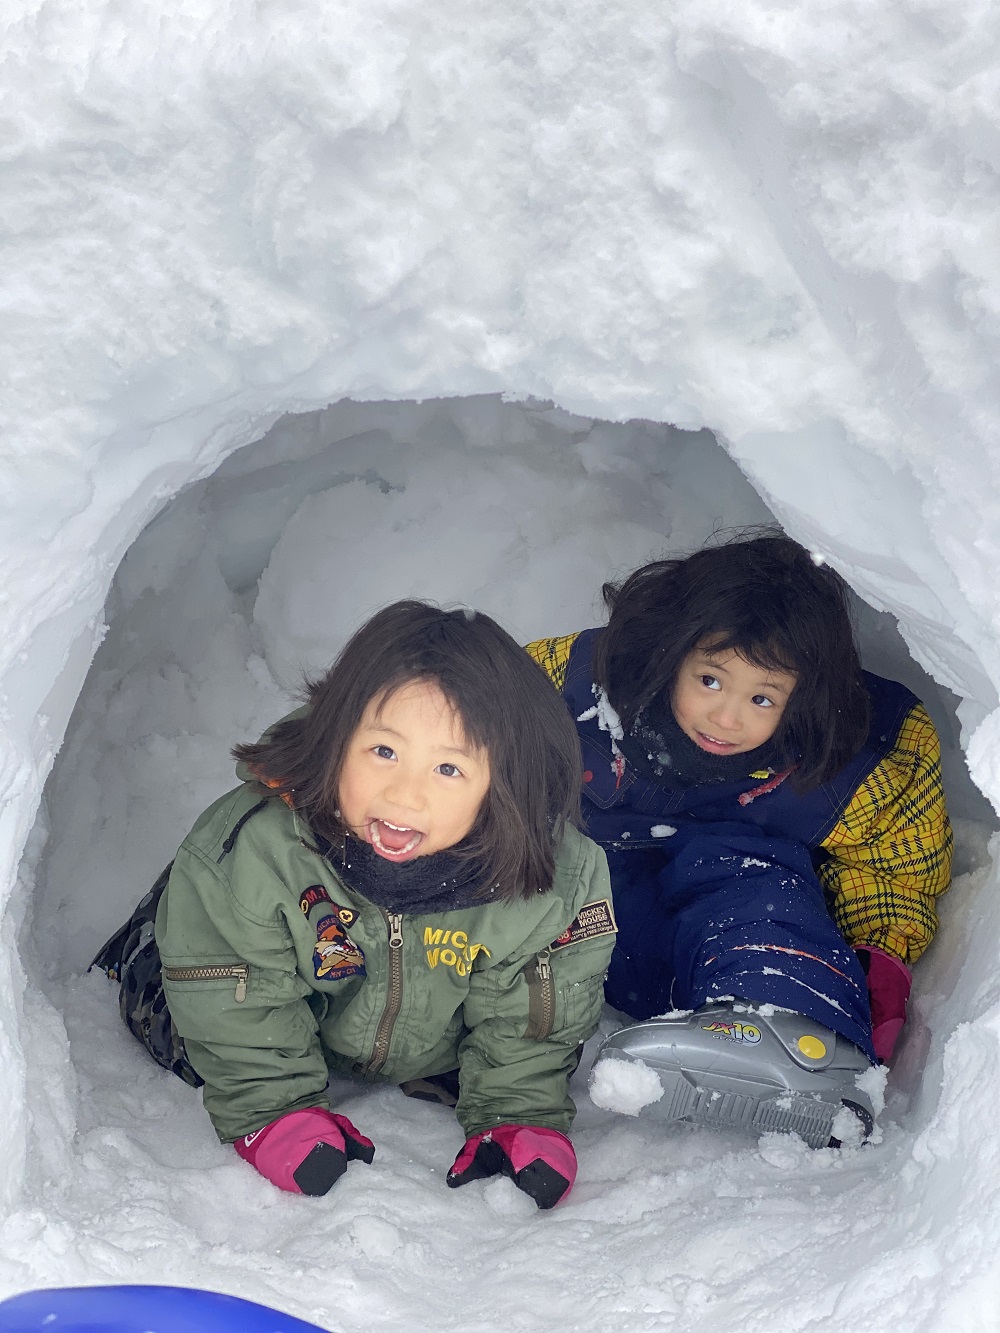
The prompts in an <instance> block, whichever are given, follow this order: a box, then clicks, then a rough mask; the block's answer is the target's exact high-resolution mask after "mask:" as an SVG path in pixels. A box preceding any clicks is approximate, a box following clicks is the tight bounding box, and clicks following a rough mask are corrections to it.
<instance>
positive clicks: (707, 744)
mask: <svg viewBox="0 0 1000 1333" xmlns="http://www.w3.org/2000/svg"><path fill="white" fill-rule="evenodd" d="M695 740H696V741H697V743H698V745H700V746H701V748H702V749H703V750H707V751H708V753H709V754H732V752H733V751H734V750H735V749H736V748H737V747H736V742H735V741H719V740H716V739H715V737H714V736H706V735H705V733H704V732H703V731H696V732H695Z"/></svg>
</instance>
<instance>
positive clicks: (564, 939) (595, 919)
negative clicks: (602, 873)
mask: <svg viewBox="0 0 1000 1333" xmlns="http://www.w3.org/2000/svg"><path fill="white" fill-rule="evenodd" d="M617 932H618V922H617V921H616V920H615V913H614V908H613V907H612V906H611V899H610V898H600V899H598V901H597V902H594V903H587V904H586V905H585V906H584V907H581V908H580V911H579V912H578V913H577V915H576V917H575V918H574V919H573V920H572V921H571V922H570V924H569V925H568V926H567V928H566V929H565V930H564V931H563V933H562V934H561V935H560V936H559V937H558V939H554V940H553V941H552V944H551V946H550V947H551V948H553V949H566V948H568V947H569V945H571V944H582V943H583V941H584V940H594V939H597V937H598V936H599V935H615V934H617Z"/></svg>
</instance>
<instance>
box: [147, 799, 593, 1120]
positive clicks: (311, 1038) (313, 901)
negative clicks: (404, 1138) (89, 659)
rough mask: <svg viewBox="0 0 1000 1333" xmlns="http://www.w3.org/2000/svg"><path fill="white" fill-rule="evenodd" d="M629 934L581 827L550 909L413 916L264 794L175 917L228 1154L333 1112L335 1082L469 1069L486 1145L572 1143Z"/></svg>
mask: <svg viewBox="0 0 1000 1333" xmlns="http://www.w3.org/2000/svg"><path fill="white" fill-rule="evenodd" d="M614 931H615V925H614V916H613V912H612V907H611V890H610V881H609V876H608V868H607V862H606V860H605V856H604V853H603V851H602V850H601V849H600V848H599V847H598V846H597V844H596V843H593V842H591V841H590V839H589V838H585V837H584V836H583V835H582V834H581V833H578V832H577V831H576V830H575V829H572V828H570V829H567V831H566V835H565V838H564V840H563V843H562V846H561V848H560V850H559V853H558V857H557V862H556V873H555V880H554V883H553V885H552V889H551V890H550V891H549V892H547V893H544V894H538V895H537V896H536V897H534V898H533V899H532V900H531V901H527V902H526V901H523V900H519V901H517V902H515V903H507V904H503V903H492V904H484V905H483V906H477V907H470V908H465V909H457V910H454V911H450V912H437V913H431V914H428V915H426V916H417V915H406V916H404V915H393V914H390V913H388V912H386V911H384V910H383V909H382V908H380V907H377V906H375V905H374V904H373V903H371V902H369V901H368V900H367V899H365V898H364V897H362V896H361V895H360V894H358V893H356V892H354V891H352V890H351V889H349V888H347V886H346V885H345V884H344V883H343V881H342V880H341V879H340V878H339V877H338V876H337V874H336V873H335V872H334V870H333V869H332V868H331V866H330V864H329V862H328V861H326V860H325V859H324V857H323V856H322V855H321V853H320V851H319V850H318V849H317V847H316V846H315V844H314V840H313V835H312V833H311V831H310V829H309V828H308V826H307V825H306V824H304V823H303V822H302V821H301V820H300V819H299V817H298V816H297V815H296V814H295V813H294V811H292V810H291V809H289V807H288V805H286V804H285V802H284V801H283V800H281V799H280V798H279V797H270V798H268V797H263V798H262V791H261V788H260V787H258V786H257V785H256V784H254V783H250V782H247V783H244V784H243V785H242V786H241V787H239V788H237V789H236V790H235V791H232V792H230V793H229V794H228V795H226V796H224V797H222V799H221V800H219V801H217V802H216V803H215V804H214V805H212V806H211V807H210V808H209V809H208V810H206V812H205V813H204V814H203V815H202V816H201V818H200V819H199V820H198V822H197V823H196V824H195V826H194V828H193V829H192V831H191V833H190V835H189V836H188V838H187V839H186V840H185V842H184V844H183V845H182V847H181V849H180V851H179V852H178V854H177V858H176V860H175V862H174V865H173V869H172V871H171V873H170V880H169V883H168V885H167V888H166V891H165V892H164V894H163V897H162V899H161V901H160V906H159V910H158V913H157V918H156V941H157V945H158V947H159V951H160V957H161V960H162V964H163V977H164V989H165V991H166V997H167V1003H168V1006H169V1008H170V1012H171V1015H172V1016H173V1020H174V1024H175V1026H176V1028H177V1030H178V1032H179V1033H180V1035H181V1036H182V1037H183V1038H184V1042H185V1046H186V1048H187V1054H188V1058H189V1060H190V1062H191V1064H192V1065H193V1066H194V1068H195V1069H196V1070H197V1072H198V1073H199V1074H200V1075H201V1077H202V1078H203V1079H204V1080H205V1089H204V1098H205V1108H206V1110H207V1111H208V1113H209V1115H210V1116H211V1118H212V1123H213V1124H214V1126H215V1128H216V1131H217V1132H218V1134H219V1137H220V1138H221V1139H222V1140H223V1141H229V1140H232V1139H235V1138H238V1137H239V1136H241V1135H244V1134H250V1133H252V1132H253V1131H254V1130H257V1129H260V1128H262V1126H264V1125H266V1124H268V1123H269V1122H270V1121H271V1120H274V1119H275V1118H276V1117H277V1116H279V1115H281V1114H283V1113H284V1112H286V1111H293V1110H298V1109H301V1108H303V1107H307V1106H327V1105H328V1104H329V1103H328V1099H327V1092H326V1085H327V1077H328V1074H329V1072H330V1071H331V1070H335V1071H338V1072H341V1073H345V1074H350V1075H353V1076H355V1077H358V1078H362V1079H379V1080H382V1079H385V1080H391V1081H392V1082H395V1083H401V1082H404V1081H405V1080H407V1079H411V1078H416V1077H419V1076H421V1075H428V1074H437V1073H443V1072H444V1071H445V1070H450V1069H455V1068H458V1069H460V1071H461V1096H460V1099H459V1104H458V1108H457V1114H458V1118H459V1121H460V1122H461V1124H462V1127H463V1129H464V1130H465V1132H466V1133H467V1134H474V1133H477V1132H478V1131H480V1130H485V1129H489V1128H491V1127H492V1126H495V1125H498V1124H503V1123H514V1124H530V1125H546V1126H550V1127H551V1128H553V1129H558V1130H562V1131H565V1130H567V1129H568V1128H569V1126H570V1124H571V1122H572V1119H573V1115H574V1111H575V1108H574V1105H573V1102H572V1099H571V1098H570V1096H569V1092H568V1086H567V1085H568V1081H569V1077H570V1074H571V1073H572V1072H573V1069H574V1068H575V1065H576V1050H577V1047H578V1045H579V1043H580V1042H582V1041H584V1040H586V1038H587V1037H589V1036H590V1035H591V1033H592V1032H593V1031H594V1029H595V1028H596V1026H597V1020H598V1016H599V1014H600V1011H601V1005H602V1003H603V981H604V974H605V971H606V969H607V965H608V962H609V959H610V957H611V950H612V948H613V945H614V940H615V934H614Z"/></svg>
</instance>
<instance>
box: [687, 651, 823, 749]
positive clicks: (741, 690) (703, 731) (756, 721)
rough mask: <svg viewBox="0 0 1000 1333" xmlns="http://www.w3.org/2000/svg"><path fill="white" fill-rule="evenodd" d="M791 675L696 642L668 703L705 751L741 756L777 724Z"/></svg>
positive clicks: (792, 685)
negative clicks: (714, 650) (759, 665)
mask: <svg viewBox="0 0 1000 1333" xmlns="http://www.w3.org/2000/svg"><path fill="white" fill-rule="evenodd" d="M795 681H796V677H795V676H794V675H793V674H792V673H791V672H788V671H769V670H767V669H766V668H764V667H758V666H754V665H753V663H752V662H748V661H746V659H745V658H742V657H740V656H739V655H738V654H737V653H735V652H733V651H732V650H731V649H730V650H729V651H727V652H722V653H714V652H713V651H712V648H711V645H710V644H699V646H698V647H697V648H695V650H694V651H693V652H691V653H688V655H687V657H685V659H684V661H683V662H682V663H681V669H680V671H679V672H678V673H677V683H676V685H675V686H674V694H673V698H672V700H671V704H672V706H673V710H674V717H675V718H676V719H677V723H678V726H679V727H680V729H681V731H683V732H684V734H685V736H688V737H690V739H691V740H693V741H694V743H695V744H696V745H698V746H699V747H700V748H701V749H702V750H705V751H707V753H708V754H719V755H726V754H743V753H744V751H746V750H755V749H756V748H757V746H758V745H763V744H764V742H765V741H769V740H770V739H771V737H772V736H773V735H774V733H775V731H776V730H777V728H778V723H779V722H780V721H781V715H782V713H783V712H784V710H785V707H786V705H787V704H788V700H789V698H790V697H791V693H792V690H793V689H794V688H795Z"/></svg>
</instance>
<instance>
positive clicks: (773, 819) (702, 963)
mask: <svg viewBox="0 0 1000 1333" xmlns="http://www.w3.org/2000/svg"><path fill="white" fill-rule="evenodd" d="M600 633H601V631H600V630H599V629H597V630H594V629H592V630H585V631H583V633H581V634H570V635H565V636H563V637H561V638H554V639H540V640H537V641H536V642H534V643H532V644H529V645H528V652H529V653H530V654H531V655H532V656H533V657H534V658H535V660H536V661H537V662H539V663H540V664H541V665H542V666H543V667H544V668H545V670H546V671H547V673H548V674H549V676H550V677H551V679H552V680H553V682H554V683H555V685H556V687H557V688H558V689H559V690H560V691H561V693H562V695H563V697H564V699H565V700H566V704H567V706H568V708H569V709H570V712H571V713H572V715H573V717H574V719H576V720H577V730H578V732H579V735H580V744H581V748H582V752H583V767H584V791H583V807H584V817H585V819H586V825H587V831H588V833H589V835H590V836H591V837H592V838H593V839H595V841H597V842H598V843H600V844H601V845H602V846H603V847H604V849H605V851H606V852H607V854H608V860H609V863H610V866H611V879H612V886H613V889H614V894H615V907H616V911H617V916H618V929H619V934H618V944H617V947H616V949H615V954H614V957H613V959H612V963H611V970H610V972H609V975H608V982H607V987H606V994H607V998H608V1000H609V1002H610V1003H611V1004H613V1005H614V1006H615V1007H616V1008H619V1009H621V1010H623V1011H624V1012H625V1013H628V1014H630V1015H631V1016H632V1017H634V1018H639V1019H642V1018H648V1017H651V1016H652V1015H654V1014H657V1013H663V1012H664V1011H666V1010H668V1009H671V1008H678V1009H696V1008H698V1007H700V1006H701V1005H702V1004H705V1003H707V1002H708V1001H709V1000H712V999H714V998H720V997H723V996H738V997H741V998H743V999H747V1000H751V1001H753V1002H755V1003H772V1004H776V1005H780V1006H782V1007H783V1008H788V1009H793V1010H795V1011H797V1012H799V1013H803V1014H806V1015H808V1016H809V1017H810V1018H813V1019H815V1020H816V1021H818V1022H820V1023H823V1024H825V1025H826V1026H827V1027H829V1028H832V1029H833V1030H834V1031H836V1032H839V1033H841V1034H842V1035H843V1036H845V1037H847V1038H848V1039H849V1040H850V1041H853V1042H854V1043H855V1044H856V1045H858V1046H859V1047H861V1049H862V1050H864V1051H865V1052H866V1054H867V1055H868V1056H869V1058H870V1059H872V1060H874V1058H875V1057H874V1051H873V1048H872V1041H871V1018H870V1014H869V1010H868V996H867V988H866V985H865V978H864V974H863V972H862V970H861V967H860V964H859V961H858V958H857V955H856V954H855V953H854V950H853V949H852V948H851V947H849V946H851V945H861V944H866V945H870V946H872V947H874V948H877V949H882V950H884V951H885V952H887V953H890V954H894V955H895V956H896V957H898V958H900V959H902V960H903V961H904V962H906V963H912V962H914V961H915V959H917V958H918V957H919V956H920V954H921V953H922V952H923V950H924V949H925V948H926V947H927V945H928V944H929V943H930V941H931V939H932V938H933V935H934V932H935V930H936V928H937V911H936V908H935V898H936V896H937V895H938V894H939V893H942V892H943V891H944V890H945V889H946V888H947V887H948V883H949V879H950V871H951V851H952V837H951V828H950V825H949V823H948V817H947V814H946V812H945V803H944V792H943V788H942V784H941V768H940V743H939V741H938V737H937V733H936V731H935V729H934V725H933V723H932V722H931V720H930V718H929V717H928V715H927V712H926V710H925V709H924V707H923V705H922V704H921V703H920V702H919V700H918V699H916V697H915V696H914V695H913V694H911V693H910V691H909V690H907V689H906V688H905V687H904V686H902V685H899V684H897V683H896V682H895V681H890V680H885V679H883V678H882V677H880V676H874V675H871V674H869V673H867V672H866V673H865V685H866V687H867V689H868V692H869V695H870V698H871V726H870V729H869V735H868V740H867V742H866V744H865V745H864V747H863V748H862V750H861V751H860V752H859V753H858V754H857V755H856V756H855V757H854V759H852V760H851V762H850V763H849V764H847V765H846V766H845V767H844V768H843V769H842V770H841V771H840V772H839V773H838V774H837V775H836V776H835V777H834V778H833V779H832V780H831V781H829V782H826V783H824V784H823V785H822V786H821V787H819V788H817V789H815V790H813V791H810V792H806V793H804V794H802V793H798V792H796V791H795V790H794V789H793V787H792V784H791V783H790V782H788V781H787V780H784V778H783V777H782V775H775V774H773V773H772V772H771V771H770V770H769V771H768V772H767V773H764V772H759V773H748V774H747V775H746V777H745V778H744V779H742V780H741V781H738V782H733V783H724V784H721V785H711V786H692V787H686V788H681V789H674V788H669V787H666V786H663V785H661V784H659V783H657V782H654V781H651V780H648V779H647V778H645V777H644V776H642V775H640V774H638V773H637V772H636V771H635V770H634V768H633V767H632V766H631V765H629V764H628V763H627V762H625V761H623V759H622V757H621V756H619V755H616V754H615V752H614V750H613V749H612V742H611V737H610V735H609V734H608V733H607V732H606V731H602V730H601V728H600V725H599V722H598V720H597V718H595V717H589V718H588V719H587V720H585V721H581V720H580V719H581V716H582V715H586V714H590V713H593V711H594V708H593V706H594V702H595V692H594V685H593V673H592V659H593V652H594V647H595V642H596V639H597V636H598V635H599V634H600ZM776 779H777V780H776Z"/></svg>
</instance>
